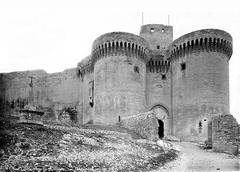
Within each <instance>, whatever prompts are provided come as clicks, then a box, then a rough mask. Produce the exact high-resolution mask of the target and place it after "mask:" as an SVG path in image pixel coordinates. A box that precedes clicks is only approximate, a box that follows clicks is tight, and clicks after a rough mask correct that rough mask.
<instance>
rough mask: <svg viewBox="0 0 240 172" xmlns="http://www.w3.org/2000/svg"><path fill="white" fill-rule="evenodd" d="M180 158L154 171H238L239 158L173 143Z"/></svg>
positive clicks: (191, 145) (239, 167)
mask: <svg viewBox="0 0 240 172" xmlns="http://www.w3.org/2000/svg"><path fill="white" fill-rule="evenodd" d="M174 144H177V146H179V149H180V151H181V154H180V157H179V158H178V159H177V160H175V161H172V162H170V163H168V164H166V165H165V166H163V167H161V168H160V169H158V170H156V171H178V172H179V171H184V172H185V171H240V158H239V157H235V156H232V155H228V154H224V153H215V152H212V151H211V150H204V149H201V148H199V147H198V146H197V145H196V144H194V143H189V142H180V143H174Z"/></svg>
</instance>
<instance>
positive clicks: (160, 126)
mask: <svg viewBox="0 0 240 172" xmlns="http://www.w3.org/2000/svg"><path fill="white" fill-rule="evenodd" d="M158 136H159V138H163V137H164V122H163V121H162V120H160V119H159V120H158Z"/></svg>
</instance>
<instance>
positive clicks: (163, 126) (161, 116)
mask: <svg viewBox="0 0 240 172" xmlns="http://www.w3.org/2000/svg"><path fill="white" fill-rule="evenodd" d="M151 110H152V111H154V112H155V113H156V117H157V120H158V135H159V138H163V137H164V136H166V135H169V134H170V127H169V113H168V110H167V108H165V107H164V106H162V105H155V106H153V107H152V108H151Z"/></svg>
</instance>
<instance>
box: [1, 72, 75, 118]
mask: <svg viewBox="0 0 240 172" xmlns="http://www.w3.org/2000/svg"><path fill="white" fill-rule="evenodd" d="M0 77H1V81H2V82H1V84H0V85H1V99H2V100H4V108H3V109H2V111H8V112H13V111H14V110H15V109H16V108H24V105H27V104H30V105H32V106H36V107H38V108H39V109H42V110H49V109H51V110H52V114H50V115H51V118H53V119H56V120H57V119H58V117H57V116H55V115H54V113H56V115H57V114H58V113H60V112H61V111H62V109H64V108H65V107H68V106H73V107H74V106H77V105H78V101H79V94H80V90H79V77H78V76H77V74H76V69H75V68H73V69H68V70H65V71H63V72H59V73H53V74H47V73H46V72H45V71H43V70H38V71H23V72H12V73H5V74H1V76H0Z"/></svg>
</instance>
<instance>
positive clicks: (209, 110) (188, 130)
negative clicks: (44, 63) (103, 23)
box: [0, 24, 232, 141]
mask: <svg viewBox="0 0 240 172" xmlns="http://www.w3.org/2000/svg"><path fill="white" fill-rule="evenodd" d="M231 55H232V37H231V35H230V34H228V33H227V32H225V31H222V30H217V29H204V30H198V31H194V32H191V33H188V34H186V35H183V36H181V37H180V38H178V39H176V40H173V27H172V26H166V25H162V24H148V25H143V26H142V27H141V30H140V34H139V36H138V35H134V34H131V33H125V32H112V33H107V34H104V35H102V36H100V37H98V38H97V39H96V40H95V41H94V42H93V45H92V51H91V54H90V55H89V56H88V57H86V58H85V59H84V60H82V61H81V62H80V63H78V65H77V67H76V68H74V69H69V70H66V71H64V72H62V73H54V74H47V73H46V72H44V71H42V70H38V71H25V72H13V73H6V74H1V75H0V80H1V95H0V96H1V102H2V103H1V105H2V107H1V109H2V111H5V112H6V111H11V110H13V109H16V108H17V107H19V108H21V107H20V106H21V105H22V107H23V106H24V105H25V104H32V105H34V106H37V108H39V109H41V110H43V111H45V113H46V115H45V118H47V119H51V120H55V121H59V120H60V117H59V115H60V114H61V113H62V112H63V109H66V108H67V107H71V108H74V109H75V110H76V112H77V113H76V116H75V117H71V120H72V121H74V122H75V123H76V124H79V125H82V124H86V123H93V124H105V125H114V124H117V123H119V122H121V121H122V120H124V119H126V118H128V117H131V116H134V115H137V114H139V113H143V112H147V111H150V110H152V111H154V112H155V113H156V114H157V118H158V123H159V126H160V127H162V133H161V134H160V135H159V136H160V137H163V136H166V135H174V136H177V137H179V138H181V139H182V140H197V141H205V140H206V139H207V138H208V132H209V130H208V126H209V122H211V119H212V118H213V117H214V116H217V115H220V114H229V59H230V57H231ZM56 63H57V62H56Z"/></svg>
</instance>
